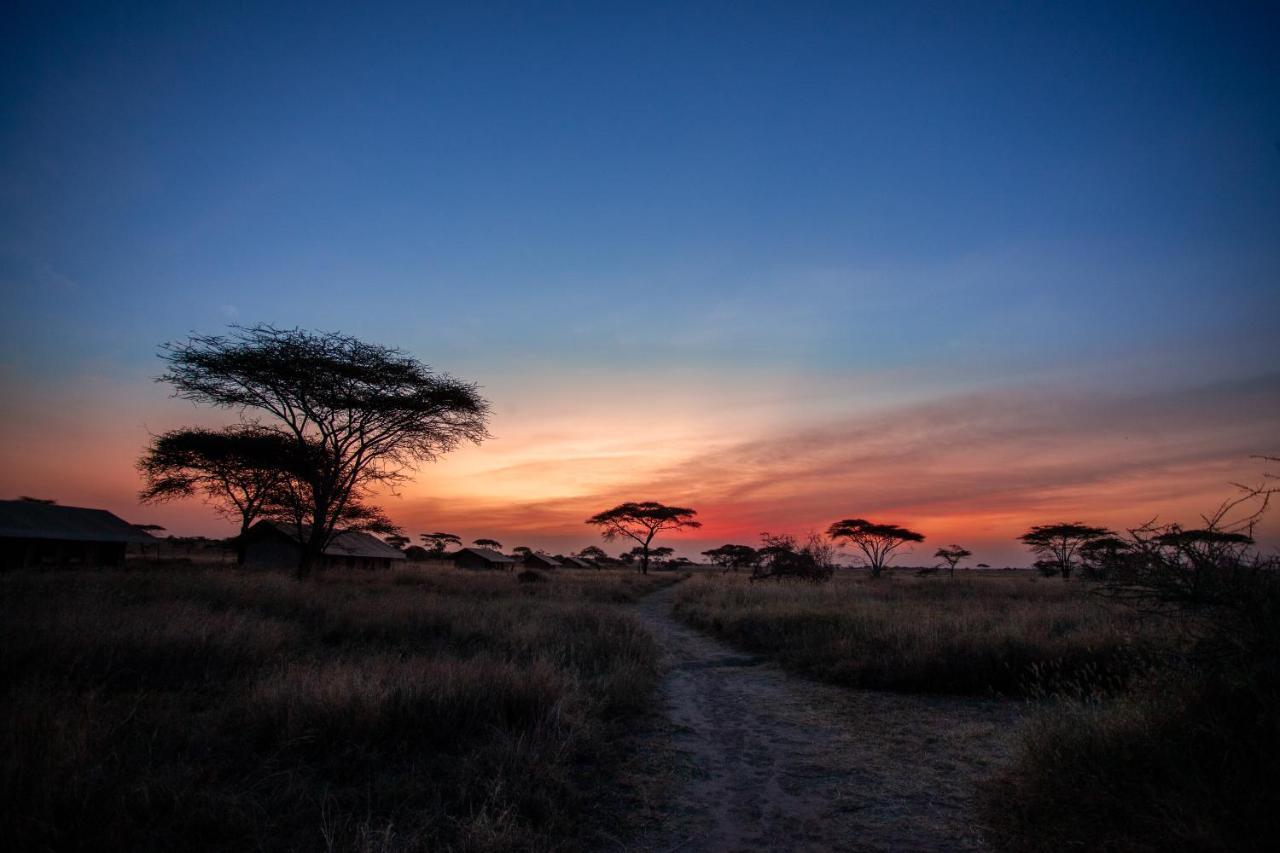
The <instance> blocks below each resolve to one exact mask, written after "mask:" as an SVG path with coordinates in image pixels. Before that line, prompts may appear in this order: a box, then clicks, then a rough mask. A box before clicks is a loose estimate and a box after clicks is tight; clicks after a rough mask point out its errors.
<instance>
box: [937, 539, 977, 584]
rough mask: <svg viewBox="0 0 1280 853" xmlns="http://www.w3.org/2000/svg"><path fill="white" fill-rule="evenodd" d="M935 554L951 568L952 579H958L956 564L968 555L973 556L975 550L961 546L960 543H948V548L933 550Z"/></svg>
mask: <svg viewBox="0 0 1280 853" xmlns="http://www.w3.org/2000/svg"><path fill="white" fill-rule="evenodd" d="M933 556H935V557H937V558H938V559H939V560H941V561H942V562H944V563H946V564H947V567H948V568H949V569H950V570H951V579H952V580H955V579H956V566H957V565H959V564H960V561H961V560H963V559H966V558H967V557H972V556H973V552H972V551H970V550H968V549H967V548H961V547H960V546H959V545H948V546H947V547H946V548H939V549H938V550H937V551H934V552H933Z"/></svg>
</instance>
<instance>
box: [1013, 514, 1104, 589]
mask: <svg viewBox="0 0 1280 853" xmlns="http://www.w3.org/2000/svg"><path fill="white" fill-rule="evenodd" d="M1104 536H1115V534H1114V533H1112V532H1111V531H1110V530H1108V529H1107V528H1105V527H1093V526H1090V525H1088V524H1084V523H1082V522H1079V521H1073V522H1069V523H1059V524H1040V525H1037V526H1035V527H1032V528H1031V529H1030V530H1028V531H1027V532H1026V533H1024V534H1022V535H1021V536H1019V537H1018V540H1019V541H1020V542H1022V543H1023V544H1024V545H1026V546H1027V547H1028V548H1030V549H1031V553H1033V554H1035V555H1036V556H1037V557H1039V558H1040V559H1038V560H1036V563H1035V565H1036V568H1037V569H1039V570H1040V572H1041V574H1045V575H1049V576H1052V575H1061V576H1062V579H1063V580H1067V579H1069V578H1070V577H1071V572H1072V570H1074V569H1075V567H1076V566H1077V565H1079V563H1080V549H1081V548H1082V547H1084V546H1085V545H1086V544H1088V543H1089V542H1091V541H1092V540H1094V539H1101V538H1102V537H1104Z"/></svg>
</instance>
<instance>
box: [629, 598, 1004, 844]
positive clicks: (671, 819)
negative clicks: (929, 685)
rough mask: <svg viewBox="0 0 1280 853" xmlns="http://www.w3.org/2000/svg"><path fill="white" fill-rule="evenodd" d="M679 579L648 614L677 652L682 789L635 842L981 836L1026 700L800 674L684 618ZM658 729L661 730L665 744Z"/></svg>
mask: <svg viewBox="0 0 1280 853" xmlns="http://www.w3.org/2000/svg"><path fill="white" fill-rule="evenodd" d="M677 589H678V586H677V587H668V588H666V589H663V590H661V591H659V592H657V593H655V594H653V595H652V596H650V597H648V598H647V599H645V600H644V601H643V602H642V603H641V604H640V605H639V606H638V611H637V615H638V616H639V618H640V619H641V620H642V621H643V623H644V624H645V625H646V626H647V627H648V628H649V629H650V630H651V631H652V632H653V633H654V635H655V636H656V637H657V638H658V639H659V641H660V642H661V643H662V645H663V647H664V648H665V649H666V651H667V655H668V664H669V667H670V668H669V670H668V672H667V675H666V677H665V678H664V680H663V684H662V688H661V691H662V698H663V701H664V703H665V706H666V708H665V710H666V715H667V723H666V725H667V726H668V727H669V731H668V732H666V733H664V735H665V736H664V737H663V738H661V740H662V741H663V742H665V743H668V744H670V745H671V746H672V747H674V751H675V754H676V760H675V764H676V768H677V770H676V773H675V775H676V777H677V778H679V779H680V782H679V786H678V787H679V790H674V791H672V792H671V795H670V797H669V799H670V801H671V804H670V805H668V806H666V807H665V808H664V809H663V811H662V813H661V814H660V815H658V821H657V822H658V824H659V826H658V827H657V828H655V829H653V830H652V831H650V832H649V833H648V834H647V835H645V836H644V837H642V838H641V840H640V841H639V842H638V843H636V844H632V845H628V847H632V848H635V849H643V850H654V851H658V850H673V851H674V850H679V851H682V853H684V851H739V850H741V851H748V850H749V851H767V850H774V851H782V850H815V851H816V850H893V851H944V850H945V851H950V850H975V849H981V847H982V843H981V839H980V838H979V837H978V834H977V832H976V830H975V828H974V827H973V824H972V820H971V815H970V807H971V802H972V796H973V790H974V784H975V781H976V780H977V779H979V778H981V776H982V775H984V774H985V773H986V772H987V771H988V770H989V769H990V768H991V767H992V766H994V765H995V764H997V763H999V762H1000V761H1001V760H1002V759H1003V758H1004V757H1005V756H1006V755H1007V749H1008V746H1009V743H1008V741H1009V737H1008V733H1009V731H1010V729H1011V728H1012V726H1013V724H1014V723H1015V722H1016V720H1017V717H1018V713H1019V710H1018V706H1017V705H1016V704H1014V703H1007V702H995V701H988V700H983V699H965V698H940V697H925V696H910V695H904V694H894V693H881V692H874V691H866V690H848V689H844V688H839V687H832V686H828V685H824V684H818V683H815V682H812V681H809V680H807V679H803V678H800V677H797V676H792V675H788V674H786V673H784V672H783V671H782V670H780V669H778V668H777V667H775V666H773V665H772V664H767V663H763V662H762V661H760V660H759V659H757V658H753V657H750V656H747V655H744V654H742V653H741V652H738V651H736V650H734V649H733V648H731V647H730V646H728V645H726V644H724V643H722V642H720V641H718V640H715V639H712V638H710V637H707V636H705V635H703V634H701V633H699V632H697V631H695V630H694V629H692V628H688V627H686V626H684V625H682V624H680V623H679V622H677V621H676V620H675V619H674V618H673V617H672V615H671V604H672V601H673V600H674V598H675V596H676V594H677ZM656 742H657V739H655V743H656Z"/></svg>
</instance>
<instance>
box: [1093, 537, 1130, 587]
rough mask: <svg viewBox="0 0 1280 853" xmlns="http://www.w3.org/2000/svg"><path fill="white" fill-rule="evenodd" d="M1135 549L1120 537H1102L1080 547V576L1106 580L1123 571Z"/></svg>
mask: <svg viewBox="0 0 1280 853" xmlns="http://www.w3.org/2000/svg"><path fill="white" fill-rule="evenodd" d="M1132 551H1133V548H1132V546H1131V545H1130V543H1129V542H1128V541H1126V540H1124V539H1121V538H1120V537H1119V536H1100V537H1098V538H1097V539H1090V540H1089V541H1088V542H1086V543H1084V544H1083V545H1081V546H1080V574H1081V576H1082V577H1086V578H1088V579H1089V580H1106V579H1107V578H1108V577H1110V576H1111V575H1113V574H1114V573H1115V572H1117V571H1119V570H1120V569H1121V565H1122V564H1123V563H1124V562H1125V561H1126V560H1128V559H1129V556H1130V554H1131V553H1132Z"/></svg>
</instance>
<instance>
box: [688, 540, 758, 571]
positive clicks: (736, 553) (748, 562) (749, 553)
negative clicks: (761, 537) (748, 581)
mask: <svg viewBox="0 0 1280 853" xmlns="http://www.w3.org/2000/svg"><path fill="white" fill-rule="evenodd" d="M702 556H704V557H706V558H707V559H708V560H710V561H711V562H713V563H715V564H716V565H717V566H719V567H720V568H722V569H724V570H725V571H726V572H736V571H738V569H749V568H751V567H752V566H753V565H755V563H756V560H757V559H759V555H758V554H757V553H756V549H755V548H752V547H751V546H750V545H721V546H720V547H719V548H712V549H711V550H709V551H703V552H702Z"/></svg>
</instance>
